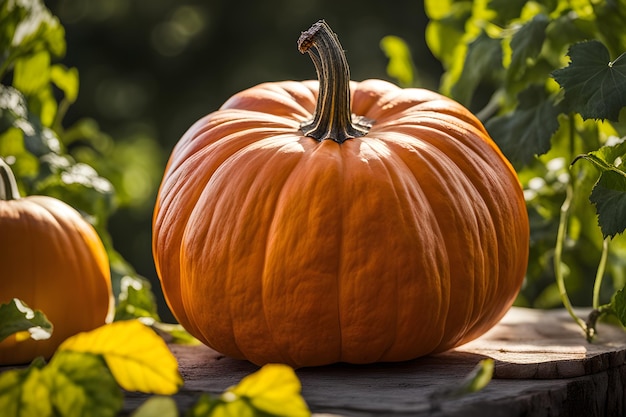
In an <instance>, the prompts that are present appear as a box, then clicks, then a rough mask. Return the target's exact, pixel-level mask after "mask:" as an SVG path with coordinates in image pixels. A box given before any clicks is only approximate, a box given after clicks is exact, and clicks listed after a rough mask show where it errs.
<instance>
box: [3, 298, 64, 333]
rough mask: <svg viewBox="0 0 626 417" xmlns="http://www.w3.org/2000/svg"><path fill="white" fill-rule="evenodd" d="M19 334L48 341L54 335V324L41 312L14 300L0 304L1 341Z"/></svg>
mask: <svg viewBox="0 0 626 417" xmlns="http://www.w3.org/2000/svg"><path fill="white" fill-rule="evenodd" d="M18 332H25V333H26V334H27V335H29V336H30V337H31V338H33V339H35V340H43V339H48V338H49V337H50V336H51V334H52V323H50V322H49V321H48V319H47V318H46V316H45V314H44V313H42V312H41V311H39V310H33V309H31V308H29V307H28V306H27V305H26V304H24V302H22V301H20V300H18V299H16V298H14V299H12V300H11V301H9V302H8V303H6V304H0V341H2V340H4V339H6V338H7V337H8V336H10V335H12V334H15V333H18Z"/></svg>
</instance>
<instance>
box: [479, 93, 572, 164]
mask: <svg viewBox="0 0 626 417" xmlns="http://www.w3.org/2000/svg"><path fill="white" fill-rule="evenodd" d="M518 102H519V104H518V106H517V107H516V108H515V110H513V111H512V112H510V113H507V114H504V115H501V116H497V117H494V118H492V119H490V120H489V121H488V122H487V123H486V124H485V127H486V128H487V130H488V131H489V133H490V134H491V136H492V137H493V139H494V140H495V141H496V143H497V144H498V146H500V148H501V149H502V152H504V154H505V155H506V156H507V157H508V158H509V159H510V160H511V161H513V162H515V163H520V164H522V165H527V164H528V163H530V162H531V161H532V160H533V159H534V158H535V155H541V154H544V153H546V152H547V151H548V150H549V149H550V139H551V138H552V135H553V134H554V132H556V131H557V129H558V128H559V120H558V116H559V114H560V113H561V108H560V107H559V106H558V105H555V104H554V102H553V101H552V99H551V97H550V96H549V95H548V94H547V93H546V91H545V90H544V88H543V86H537V85H534V86H531V87H529V88H527V89H526V90H524V91H522V92H521V93H520V94H519V95H518Z"/></svg>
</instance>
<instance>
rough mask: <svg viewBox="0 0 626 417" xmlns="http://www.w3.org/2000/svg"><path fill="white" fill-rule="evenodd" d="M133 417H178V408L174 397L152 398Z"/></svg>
mask: <svg viewBox="0 0 626 417" xmlns="http://www.w3.org/2000/svg"><path fill="white" fill-rule="evenodd" d="M131 417H178V407H177V405H176V401H174V399H173V398H172V397H161V396H155V397H150V398H148V399H147V400H146V401H145V402H144V403H143V404H141V405H140V406H139V408H138V409H137V410H135V411H134V412H133V413H132V414H131Z"/></svg>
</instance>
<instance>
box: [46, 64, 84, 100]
mask: <svg viewBox="0 0 626 417" xmlns="http://www.w3.org/2000/svg"><path fill="white" fill-rule="evenodd" d="M50 79H51V80H52V82H53V83H54V84H55V85H56V86H57V87H59V88H60V89H61V91H63V94H65V99H66V100H67V101H68V102H70V103H73V102H75V101H76V99H77V98H78V84H79V81H78V80H79V78H78V69H76V68H66V67H64V66H63V65H53V66H52V68H50Z"/></svg>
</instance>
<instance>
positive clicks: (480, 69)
mask: <svg viewBox="0 0 626 417" xmlns="http://www.w3.org/2000/svg"><path fill="white" fill-rule="evenodd" d="M502 69H503V67H502V46H501V44H500V40H499V39H493V38H491V37H489V36H488V35H487V33H486V32H481V34H480V35H479V36H478V37H476V39H474V40H473V41H472V42H471V43H470V44H469V45H468V48H467V54H466V56H465V60H464V63H463V68H462V70H461V73H460V76H459V79H458V80H456V81H455V83H454V85H453V86H452V88H451V89H450V92H451V95H452V97H453V98H454V99H455V100H457V101H459V102H460V103H462V104H464V105H466V106H469V105H470V104H471V101H472V98H473V96H474V92H475V91H476V89H477V88H478V85H479V84H480V83H481V82H483V81H486V80H493V79H495V78H497V76H498V74H499V73H500V72H501V71H502Z"/></svg>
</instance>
